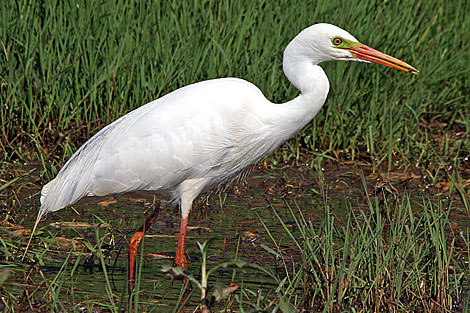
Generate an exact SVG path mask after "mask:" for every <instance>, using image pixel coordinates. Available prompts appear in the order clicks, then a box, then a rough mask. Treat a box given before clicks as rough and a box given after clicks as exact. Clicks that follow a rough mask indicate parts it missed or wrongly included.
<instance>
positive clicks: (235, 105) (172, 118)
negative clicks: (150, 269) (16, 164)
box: [33, 24, 417, 266]
mask: <svg viewBox="0 0 470 313" xmlns="http://www.w3.org/2000/svg"><path fill="white" fill-rule="evenodd" d="M331 60H355V61H363V62H369V61H372V62H376V63H381V64H384V65H388V66H391V67H394V68H397V69H400V70H404V71H408V72H412V73H415V72H417V71H416V70H415V69H414V68H413V67H411V66H410V65H408V64H406V63H404V62H401V61H399V60H397V59H394V58H392V57H390V56H387V55H385V54H381V53H380V52H378V51H376V50H373V49H371V48H369V47H367V46H365V45H362V44H360V43H359V42H358V41H357V40H356V39H355V38H354V37H353V36H351V35H350V34H349V33H347V32H346V31H344V30H342V29H340V28H338V27H336V26H333V25H329V24H316V25H313V26H311V27H309V28H306V29H305V30H303V31H302V32H301V33H300V34H298V35H297V36H296V37H295V38H294V39H293V40H292V41H291V42H290V43H289V45H288V46H287V48H286V49H285V51H284V60H283V70H284V73H285V74H286V76H287V78H288V79H289V80H290V81H291V83H292V84H293V85H294V86H295V87H296V88H298V89H299V90H300V92H301V94H300V95H299V96H298V97H296V98H295V99H293V100H291V101H289V102H287V103H283V104H274V103H271V102H270V101H268V100H267V99H266V98H265V97H264V95H263V94H262V92H261V91H260V90H259V89H258V88H257V87H256V86H254V85H253V84H251V83H249V82H247V81H244V80H242V79H236V78H222V79H214V80H208V81H204V82H200V83H196V84H193V85H189V86H186V87H183V88H181V89H178V90H176V91H174V92H172V93H170V94H168V95H166V96H164V97H162V98H160V99H157V100H155V101H152V102H150V103H148V104H146V105H144V106H142V107H140V108H138V109H136V110H134V111H132V112H130V113H128V114H126V115H124V116H123V117H121V118H120V119H118V120H116V121H115V122H113V123H111V124H110V125H108V126H106V127H105V128H103V129H102V130H101V131H99V132H98V133H97V134H96V135H95V136H93V137H92V138H91V139H90V140H88V141H87V142H86V143H85V144H84V145H83V146H82V147H81V148H80V149H79V150H78V151H77V152H75V154H74V155H73V156H72V157H71V158H70V160H69V161H68V162H67V163H66V165H65V166H64V167H63V168H62V170H61V171H60V172H59V174H58V175H57V177H56V178H55V179H54V180H52V181H51V182H49V183H48V184H47V185H45V186H44V188H43V190H42V192H41V209H40V211H39V214H38V219H37V221H36V225H37V222H38V221H39V220H40V218H41V216H43V215H44V214H45V213H47V212H49V211H57V210H60V209H62V208H65V207H67V206H69V205H71V204H73V203H75V202H77V201H78V200H80V199H81V198H83V197H84V196H104V195H108V194H113V193H123V192H129V191H134V190H151V191H157V192H168V193H170V195H171V196H172V198H173V200H175V201H177V202H179V204H180V206H181V214H182V225H181V230H180V240H179V245H178V251H177V258H176V262H177V264H178V265H182V266H186V261H185V258H184V237H185V232H186V222H187V217H188V215H189V212H190V210H191V206H192V202H193V200H194V199H195V198H196V197H197V196H198V195H199V194H200V193H201V192H204V191H207V190H209V189H210V188H213V187H215V186H217V185H219V184H220V183H222V182H226V181H228V180H230V179H231V178H233V177H236V176H237V175H239V174H241V173H242V172H243V171H244V169H246V168H247V167H248V166H249V165H250V164H252V163H255V162H257V161H258V160H260V159H261V158H263V157H264V156H266V155H267V154H269V153H271V152H272V151H273V150H274V149H276V148H277V147H279V146H280V145H281V144H282V143H284V142H285V141H286V140H288V139H289V138H290V137H292V136H293V135H294V134H295V133H296V132H297V131H298V130H300V129H301V128H302V127H304V126H305V125H306V124H307V123H308V122H309V121H310V120H311V119H312V118H313V117H314V116H315V115H316V114H317V113H318V111H319V110H320V108H321V107H322V105H323V104H324V102H325V100H326V96H327V94H328V89H329V83H328V79H327V77H326V75H325V73H324V71H323V70H322V68H321V67H319V66H318V64H319V63H320V62H324V61H331ZM33 232H34V231H33Z"/></svg>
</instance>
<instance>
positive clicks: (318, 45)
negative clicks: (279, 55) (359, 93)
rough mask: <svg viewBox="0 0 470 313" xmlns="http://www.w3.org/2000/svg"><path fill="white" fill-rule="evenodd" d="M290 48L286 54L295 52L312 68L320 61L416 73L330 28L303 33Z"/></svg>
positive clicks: (319, 27)
mask: <svg viewBox="0 0 470 313" xmlns="http://www.w3.org/2000/svg"><path fill="white" fill-rule="evenodd" d="M291 45H292V46H291ZM289 46H291V47H290V48H289ZM289 46H288V47H287V48H286V51H288V49H290V50H296V51H297V52H296V54H298V56H301V55H302V56H304V57H305V56H308V57H309V58H311V59H312V62H314V63H315V64H318V63H320V62H323V61H359V62H367V63H369V62H374V63H378V64H382V65H386V66H389V67H392V68H395V69H397V70H401V71H405V72H409V73H413V74H417V73H418V70H417V69H415V68H414V67H412V66H411V65H409V64H407V63H405V62H403V61H400V60H398V59H396V58H394V57H391V56H389V55H386V54H385V53H382V52H379V51H377V50H375V49H372V48H370V47H368V46H366V45H364V44H362V43H360V42H359V40H357V39H356V38H354V36H352V35H351V34H350V33H348V32H347V31H345V30H343V29H341V28H339V27H337V26H335V25H331V24H326V23H321V24H315V25H312V26H310V27H308V28H306V29H304V30H303V31H302V32H300V34H299V35H297V37H296V38H295V39H294V40H293V41H292V42H291V43H290V44H289Z"/></svg>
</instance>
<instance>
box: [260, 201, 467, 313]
mask: <svg viewBox="0 0 470 313" xmlns="http://www.w3.org/2000/svg"><path fill="white" fill-rule="evenodd" d="M368 207H369V209H368V210H363V211H360V212H354V211H351V213H350V214H349V216H348V218H347V219H346V220H342V219H340V218H337V217H335V215H334V210H333V209H332V208H331V207H330V206H329V205H328V204H326V205H325V207H324V214H325V215H324V220H323V221H322V222H321V225H320V226H318V225H314V224H313V223H312V221H311V220H307V219H306V218H305V217H304V215H303V214H302V212H301V211H300V210H299V211H298V212H295V211H294V210H293V209H291V213H292V217H293V218H294V219H295V225H296V226H297V229H296V231H293V230H292V229H290V228H289V227H287V225H286V224H285V223H284V221H283V220H282V219H279V221H280V222H281V224H282V226H283V228H284V230H285V231H286V232H287V234H288V235H289V237H290V241H291V242H292V243H287V242H286V241H285V240H282V241H281V240H277V239H275V238H274V237H271V238H272V241H273V243H274V244H275V245H276V247H277V250H276V251H274V250H271V249H269V251H270V252H271V253H274V254H275V255H277V256H278V257H279V260H280V261H281V264H282V266H283V268H284V270H285V275H287V276H286V277H285V279H284V282H285V283H284V284H283V285H282V290H283V292H284V293H285V294H286V295H289V298H288V299H289V300H290V301H291V302H292V303H295V304H296V306H298V307H299V308H300V307H301V308H303V309H305V310H307V311H308V312H344V310H347V311H350V312H456V311H457V312H466V311H467V310H468V309H469V300H470V294H468V283H469V277H470V267H469V263H468V247H469V243H470V242H469V238H468V235H465V232H460V233H457V234H453V233H452V231H453V227H452V225H451V222H450V221H449V210H448V209H444V208H443V206H442V205H441V203H437V204H436V203H434V204H433V203H431V202H428V201H424V200H423V202H422V203H412V202H411V200H410V198H409V197H408V196H406V195H405V196H404V197H403V198H402V199H394V200H393V201H385V202H380V201H378V200H377V201H376V200H375V199H371V200H370V201H369V204H368ZM416 212H418V213H416ZM266 229H267V231H268V233H269V227H266ZM288 245H291V246H294V247H295V248H294V249H293V250H294V251H292V249H285V247H286V246H288ZM287 252H288V253H287ZM288 254H294V255H300V257H301V262H299V264H300V266H299V265H298V264H293V263H290V262H289V261H288V260H289V257H288ZM465 255H466V256H465ZM280 287H281V286H280Z"/></svg>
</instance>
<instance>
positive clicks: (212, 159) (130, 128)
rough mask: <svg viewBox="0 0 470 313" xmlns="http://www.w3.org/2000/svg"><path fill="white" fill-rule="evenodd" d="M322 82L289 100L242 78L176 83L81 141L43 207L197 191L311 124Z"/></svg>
mask: <svg viewBox="0 0 470 313" xmlns="http://www.w3.org/2000/svg"><path fill="white" fill-rule="evenodd" d="M318 68H319V69H321V68H320V67H318ZM325 77H326V76H325ZM326 82H327V81H326ZM321 87H322V88H320V90H322V91H323V94H318V93H315V96H309V94H307V95H302V96H300V97H298V98H295V99H294V100H292V101H291V102H288V103H283V104H275V103H271V102H269V101H268V100H267V99H266V98H265V97H264V95H263V94H262V92H261V91H260V90H259V89H258V88H257V87H256V86H255V85H253V84H251V83H249V82H247V81H245V80H242V79H237V78H222V79H214V80H208V81H203V82H199V83H195V84H192V85H189V86H186V87H183V88H180V89H178V90H176V91H173V92H172V93H170V94H168V95H166V96H164V97H162V98H160V99H157V100H155V101H152V102H150V103H147V104H146V105H144V106H141V107H140V108H138V109H136V110H134V111H132V112H130V113H128V114H126V115H124V116H123V117H121V118H120V119H118V120H116V121H115V122H113V123H111V124H110V125H108V126H106V127H105V128H103V129H102V130H101V131H99V132H98V133H97V134H95V135H94V136H93V137H92V138H91V139H90V140H88V141H87V142H86V143H85V144H84V145H83V146H81V147H80V148H79V150H77V152H75V154H74V155H73V156H72V157H71V158H70V159H69V161H68V162H67V163H66V164H65V166H64V167H63V169H62V170H61V171H60V173H59V174H58V175H57V177H56V178H55V179H54V180H52V181H51V182H49V183H48V184H47V185H46V186H44V188H43V190H42V192H41V210H43V211H45V212H48V211H56V210H60V209H62V208H64V207H67V206H69V205H71V204H73V203H75V202H76V201H78V200H80V199H81V198H83V197H84V196H105V195H108V194H114V193H124V192H131V191H136V190H149V191H163V193H170V194H171V197H172V199H173V200H175V201H179V200H180V199H181V198H182V197H183V195H187V197H189V198H193V199H194V198H195V197H197V195H199V194H200V193H201V192H204V191H207V190H209V189H211V188H213V187H215V186H217V185H219V184H221V183H223V182H226V181H229V180H230V179H233V178H234V177H237V176H238V175H239V174H241V173H242V172H243V171H244V170H245V169H246V168H247V167H248V166H249V165H250V164H252V163H255V162H257V161H258V160H260V159H261V158H263V157H264V156H266V155H268V154H269V153H271V152H272V151H274V150H275V149H276V148H277V147H279V146H280V145H281V144H282V143H284V142H285V141H286V140H288V139H289V138H290V137H292V136H293V135H294V134H295V133H296V132H297V131H298V130H299V129H301V128H302V127H304V126H305V125H306V124H307V123H308V122H309V121H310V120H311V119H312V118H313V117H314V116H315V115H316V113H317V112H318V110H319V109H320V108H321V106H322V105H323V103H324V101H325V98H326V95H327V92H328V89H325V88H324V85H321ZM267 112H268V113H269V114H267ZM287 118H288V120H289V123H285V120H286V119H287ZM184 213H186V215H187V214H189V212H184Z"/></svg>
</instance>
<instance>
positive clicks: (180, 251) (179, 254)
mask: <svg viewBox="0 0 470 313" xmlns="http://www.w3.org/2000/svg"><path fill="white" fill-rule="evenodd" d="M187 226H188V218H187V217H186V218H181V224H180V233H179V238H178V246H177V247H176V256H175V263H176V266H181V267H184V268H185V269H187V268H188V262H187V260H186V256H185V255H184V243H185V240H186V228H187ZM187 281H188V280H187V279H186V278H184V279H183V285H185V284H186V283H187ZM191 290H192V288H191V284H188V286H187V288H186V290H185V292H184V295H183V298H182V299H181V302H180V304H179V305H180V307H179V309H178V310H177V311H176V312H184V309H185V307H184V303H185V302H186V300H187V298H188V296H189V294H190V293H191Z"/></svg>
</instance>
